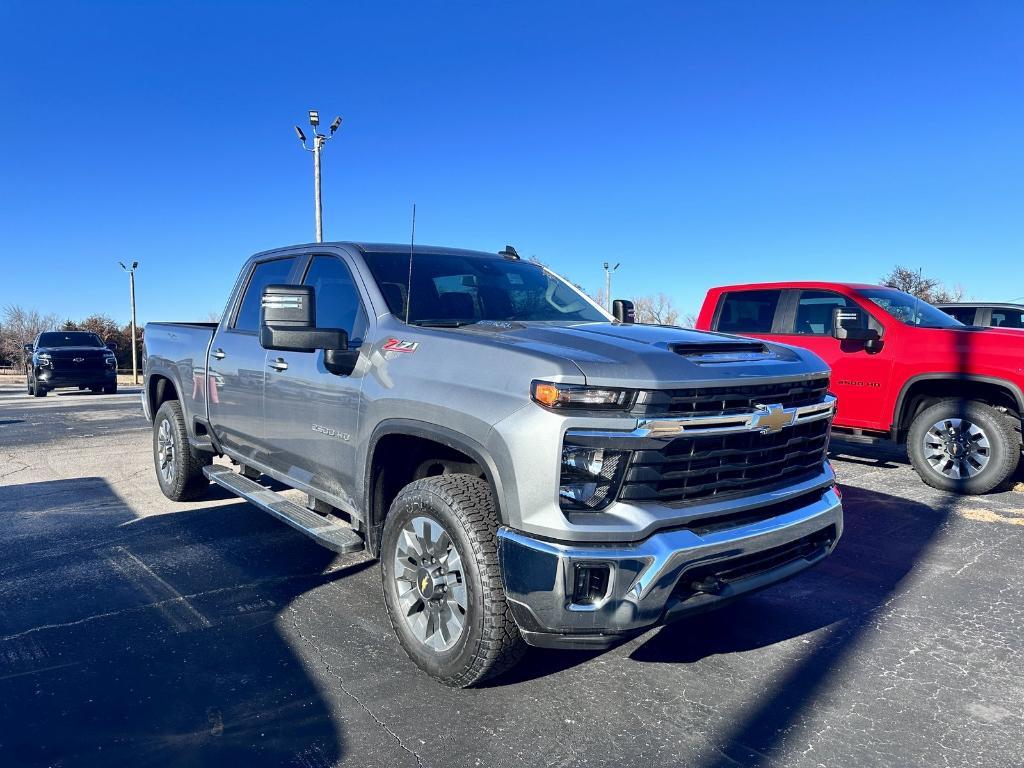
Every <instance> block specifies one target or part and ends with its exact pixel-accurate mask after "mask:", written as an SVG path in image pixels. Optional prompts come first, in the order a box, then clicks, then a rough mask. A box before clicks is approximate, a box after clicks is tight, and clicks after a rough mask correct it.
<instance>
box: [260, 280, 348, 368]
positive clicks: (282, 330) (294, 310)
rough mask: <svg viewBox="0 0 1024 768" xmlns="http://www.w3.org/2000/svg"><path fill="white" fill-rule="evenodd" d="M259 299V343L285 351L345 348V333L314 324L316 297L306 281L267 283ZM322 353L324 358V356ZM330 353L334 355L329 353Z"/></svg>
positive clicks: (344, 350)
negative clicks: (279, 283) (294, 283)
mask: <svg viewBox="0 0 1024 768" xmlns="http://www.w3.org/2000/svg"><path fill="white" fill-rule="evenodd" d="M261 299H262V300H261V303H260V346H262V347H263V348H264V349H279V350H284V351H287V352H315V351H316V350H318V349H323V350H326V351H327V352H330V353H340V352H347V351H348V333H347V332H346V331H344V330H342V329H341V328H317V327H316V300H315V298H314V296H313V289H312V287H310V286H308V285H268V286H267V287H266V288H264V289H263V295H262V297H261ZM327 357H328V355H326V354H325V356H324V358H325V360H326V359H327ZM331 357H334V355H333V354H332V355H331Z"/></svg>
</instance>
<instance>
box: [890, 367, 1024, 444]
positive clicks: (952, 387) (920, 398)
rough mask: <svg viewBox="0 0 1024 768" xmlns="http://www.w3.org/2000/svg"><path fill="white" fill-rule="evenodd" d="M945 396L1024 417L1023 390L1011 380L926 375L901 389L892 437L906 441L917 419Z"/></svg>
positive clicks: (915, 377) (915, 378)
mask: <svg viewBox="0 0 1024 768" xmlns="http://www.w3.org/2000/svg"><path fill="white" fill-rule="evenodd" d="M958 390H960V391H958ZM945 397H963V398H965V399H970V400H978V401H980V402H988V403H990V404H993V405H1003V406H1006V407H1008V408H1010V409H1012V410H1013V411H1014V412H1015V414H1016V416H1017V417H1018V418H1020V417H1021V416H1022V415H1024V391H1022V390H1021V388H1020V387H1019V386H1017V385H1016V384H1015V383H1013V382H1012V381H1008V380H1006V379H1000V378H998V377H994V376H978V375H974V374H963V373H923V374H920V375H918V376H913V377H911V378H910V379H908V380H907V381H906V382H904V384H903V386H902V387H901V388H900V393H899V395H898V396H897V398H896V404H895V407H894V409H893V417H892V428H891V431H892V438H893V439H894V440H896V441H897V442H901V441H902V440H904V439H905V437H906V435H907V432H908V430H909V429H910V423H911V422H912V421H913V418H914V416H916V415H917V414H918V413H920V412H921V411H922V410H924V409H925V408H927V407H928V406H929V405H930V404H931V403H933V402H936V401H938V400H941V399H943V398H945Z"/></svg>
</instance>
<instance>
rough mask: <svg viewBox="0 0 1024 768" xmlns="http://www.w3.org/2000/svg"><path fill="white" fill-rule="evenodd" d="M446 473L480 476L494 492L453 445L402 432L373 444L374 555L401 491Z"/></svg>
mask: <svg viewBox="0 0 1024 768" xmlns="http://www.w3.org/2000/svg"><path fill="white" fill-rule="evenodd" d="M445 474H466V475H473V476H475V477H479V478H481V479H483V480H486V481H487V482H488V484H490V485H491V491H492V493H493V491H494V485H493V483H491V480H490V478H489V477H488V476H487V472H486V470H485V469H484V467H483V466H482V465H481V464H480V463H479V462H478V461H476V460H475V459H474V458H473V457H471V456H469V455H468V454H466V453H464V452H462V451H460V450H459V449H458V448H455V447H453V446H451V445H447V444H445V443H442V442H440V441H438V440H432V439H430V438H427V437H420V436H417V435H409V434H401V433H397V434H388V435H384V436H383V437H381V438H380V439H379V440H378V441H377V442H376V443H375V444H374V446H373V455H372V456H371V457H370V469H369V477H368V478H367V479H368V485H367V495H368V502H369V503H368V505H367V506H368V509H367V512H368V515H369V520H368V521H367V530H368V532H369V541H368V544H369V548H370V551H371V552H372V553H373V554H376V553H377V551H378V550H379V547H380V538H381V532H382V531H383V528H384V518H385V517H386V516H387V513H388V510H389V509H390V508H391V502H392V501H394V499H395V496H397V495H398V492H399V491H401V490H402V489H403V488H404V487H405V486H407V485H408V484H409V483H411V482H412V481H413V480H419V479H420V478H421V477H432V476H436V475H445ZM495 508H497V498H496V497H495Z"/></svg>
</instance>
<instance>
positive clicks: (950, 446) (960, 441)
mask: <svg viewBox="0 0 1024 768" xmlns="http://www.w3.org/2000/svg"><path fill="white" fill-rule="evenodd" d="M924 457H925V459H926V460H927V462H928V464H929V465H930V466H931V468H932V469H934V470H935V471H936V472H938V473H939V474H941V475H944V476H945V477H948V478H951V479H953V480H965V479H968V478H971V477H975V476H976V475H978V474H979V473H981V472H982V471H983V470H984V469H985V467H986V466H988V462H989V459H991V457H992V446H991V445H990V443H989V439H988V435H986V434H985V431H984V430H983V429H982V428H981V427H979V426H978V425H977V424H975V423H974V422H972V421H968V420H967V419H943V420H942V421H938V422H936V423H935V424H933V425H932V426H931V428H929V430H928V431H927V432H926V433H925V436H924Z"/></svg>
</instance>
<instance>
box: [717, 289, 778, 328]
mask: <svg viewBox="0 0 1024 768" xmlns="http://www.w3.org/2000/svg"><path fill="white" fill-rule="evenodd" d="M780 295H781V291H734V292H732V293H727V294H725V296H724V298H723V299H722V305H721V309H720V310H719V312H718V328H717V330H719V331H722V332H724V333H771V332H772V323H773V322H774V320H775V308H776V307H778V305H779V296H780Z"/></svg>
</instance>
